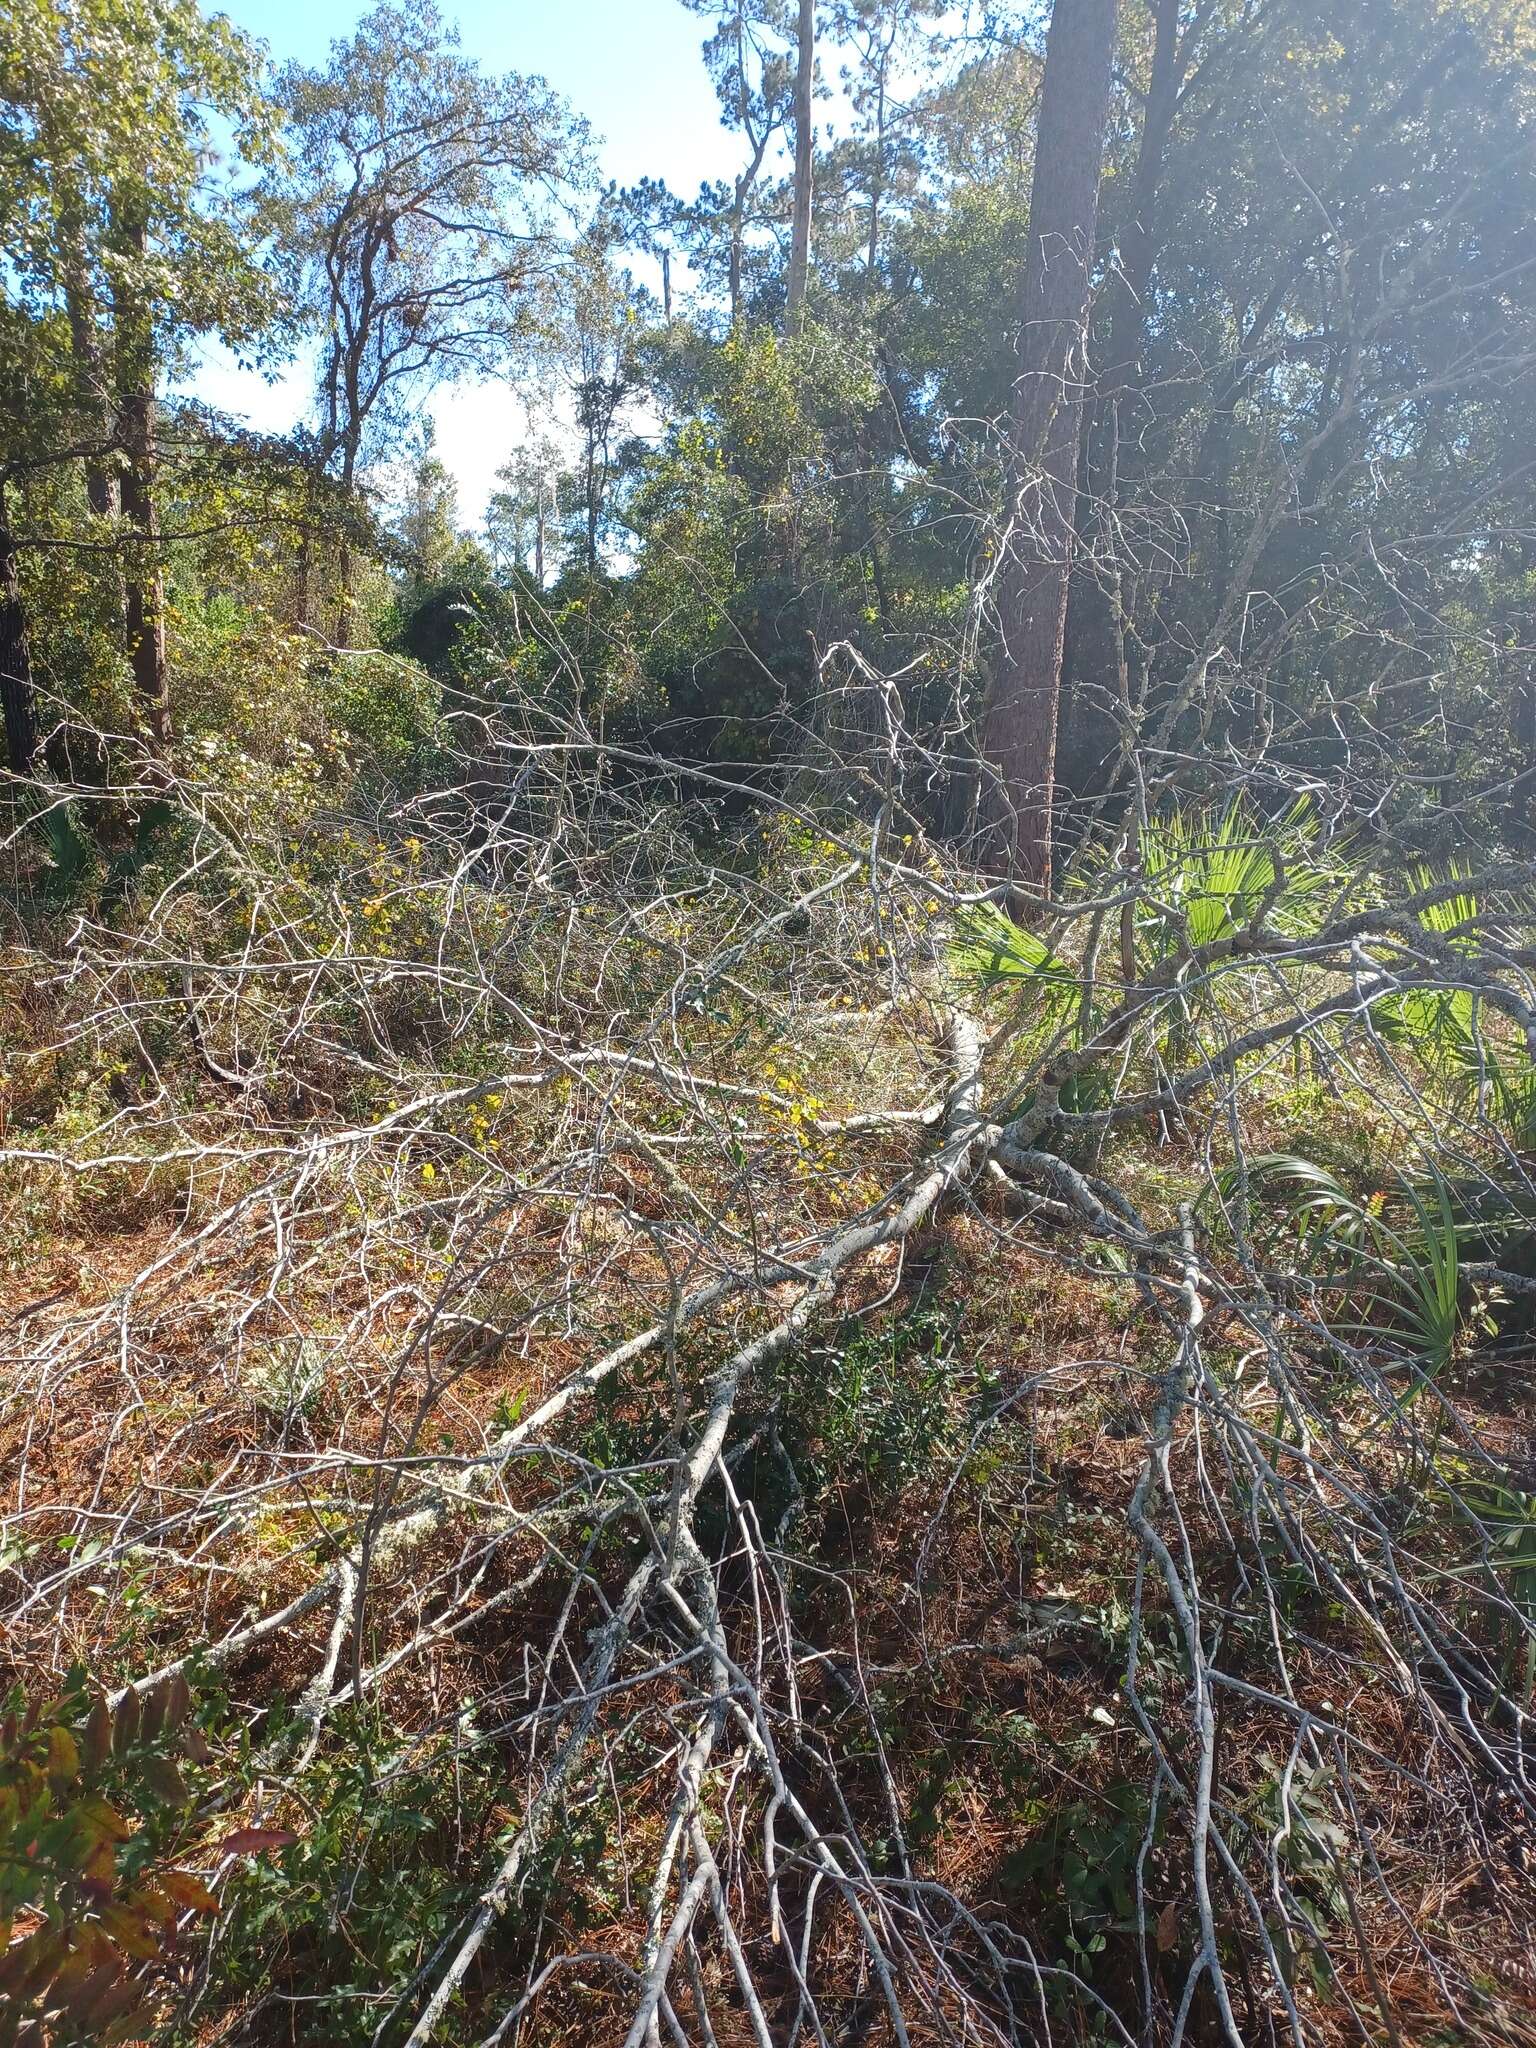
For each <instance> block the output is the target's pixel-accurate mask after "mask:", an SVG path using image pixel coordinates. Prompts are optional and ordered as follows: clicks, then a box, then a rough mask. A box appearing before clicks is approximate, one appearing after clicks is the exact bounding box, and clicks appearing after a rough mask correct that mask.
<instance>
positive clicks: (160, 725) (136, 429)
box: [116, 221, 171, 752]
mask: <svg viewBox="0 0 1536 2048" xmlns="http://www.w3.org/2000/svg"><path fill="white" fill-rule="evenodd" d="M121 234H122V241H123V244H124V247H125V249H126V251H127V254H128V255H129V257H130V258H131V259H134V260H142V258H143V256H144V248H145V230H144V226H143V223H142V222H141V221H139V222H129V223H127V224H126V225H124V227H123V228H122V230H121ZM127 268H128V270H129V273H130V276H129V279H128V281H125V282H124V284H123V285H122V286H121V287H120V288H119V291H118V297H117V305H116V315H117V337H116V338H117V389H118V415H117V434H118V440H119V443H120V445H121V447H122V451H123V475H122V513H123V524H124V526H125V528H126V529H127V535H126V538H127V545H128V549H129V559H128V577H127V583H128V589H127V603H126V607H125V635H124V638H125V645H126V647H127V652H128V659H129V661H130V662H131V663H132V664H133V678H134V681H135V683H136V684H137V685H138V690H139V695H140V697H141V698H142V700H143V703H144V711H145V716H146V718H147V720H148V722H149V729H150V732H151V734H152V735H153V738H154V741H155V745H156V746H157V747H158V748H159V749H160V751H161V752H164V751H165V750H166V749H167V748H168V747H169V746H170V743H171V693H170V670H169V666H168V664H167V660H166V651H165V574H164V570H163V567H162V565H161V560H160V523H159V512H158V507H157V505H156V499H155V473H156V468H157V463H158V453H157V449H156V441H155V350H154V334H153V329H152V327H151V323H150V317H149V312H148V309H147V308H146V307H145V305H144V303H143V300H142V299H141V297H140V295H139V293H138V291H137V290H136V289H135V287H134V285H133V283H132V281H131V272H132V268H133V263H132V262H130V264H129V265H128V266H127Z"/></svg>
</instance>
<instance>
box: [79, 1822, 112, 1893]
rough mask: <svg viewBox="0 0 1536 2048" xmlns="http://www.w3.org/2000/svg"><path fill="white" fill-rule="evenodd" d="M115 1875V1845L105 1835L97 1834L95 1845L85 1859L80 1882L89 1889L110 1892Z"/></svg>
mask: <svg viewBox="0 0 1536 2048" xmlns="http://www.w3.org/2000/svg"><path fill="white" fill-rule="evenodd" d="M116 1877H117V1845H116V1843H114V1842H113V1841H112V1840H111V1838H110V1837H109V1836H107V1835H97V1836H96V1838H95V1847H94V1848H93V1849H92V1850H91V1853H90V1855H89V1856H87V1857H86V1859H85V1868H84V1869H83V1870H82V1871H81V1873H80V1882H81V1883H82V1884H83V1885H85V1886H86V1887H87V1889H88V1890H91V1891H102V1892H110V1891H111V1889H112V1886H113V1883H114V1882H115V1880H116Z"/></svg>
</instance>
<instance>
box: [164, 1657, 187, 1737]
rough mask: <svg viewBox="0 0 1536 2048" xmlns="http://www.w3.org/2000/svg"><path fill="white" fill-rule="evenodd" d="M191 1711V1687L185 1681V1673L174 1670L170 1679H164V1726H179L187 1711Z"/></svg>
mask: <svg viewBox="0 0 1536 2048" xmlns="http://www.w3.org/2000/svg"><path fill="white" fill-rule="evenodd" d="M191 1711H192V1688H191V1687H190V1686H189V1685H188V1684H187V1681H186V1677H185V1675H184V1674H183V1673H182V1672H180V1671H178V1672H176V1673H175V1674H174V1675H173V1676H172V1677H171V1678H170V1679H168V1680H167V1681H166V1687H165V1725H166V1727H167V1728H179V1727H180V1726H181V1724H182V1722H183V1721H185V1719H186V1718H187V1715H188V1714H189V1713H190V1712H191Z"/></svg>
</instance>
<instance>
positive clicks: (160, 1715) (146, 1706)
mask: <svg viewBox="0 0 1536 2048" xmlns="http://www.w3.org/2000/svg"><path fill="white" fill-rule="evenodd" d="M164 1726H165V1687H164V1686H163V1685H152V1686H151V1687H150V1689H149V1691H148V1692H147V1693H145V1695H144V1697H143V1698H142V1699H141V1700H140V1702H139V1740H140V1742H153V1741H154V1739H155V1737H156V1736H157V1735H158V1734H159V1733H160V1730H161V1729H162V1728H163V1727H164Z"/></svg>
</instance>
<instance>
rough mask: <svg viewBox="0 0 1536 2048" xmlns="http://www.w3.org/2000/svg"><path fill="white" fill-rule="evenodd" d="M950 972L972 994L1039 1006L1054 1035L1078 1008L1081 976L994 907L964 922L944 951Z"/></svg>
mask: <svg viewBox="0 0 1536 2048" xmlns="http://www.w3.org/2000/svg"><path fill="white" fill-rule="evenodd" d="M949 965H950V971H951V972H952V973H953V974H954V976H955V977H956V979H957V980H959V981H961V982H963V983H966V984H968V985H969V986H970V987H972V988H976V989H996V988H1008V989H1013V990H1015V991H1017V993H1018V994H1020V995H1021V996H1024V997H1026V998H1027V999H1028V1000H1029V1001H1031V1002H1033V1003H1035V1004H1036V1005H1038V1008H1039V1013H1040V1015H1039V1022H1040V1024H1041V1026H1042V1027H1044V1028H1046V1029H1049V1030H1051V1031H1059V1030H1061V1029H1062V1028H1063V1027H1064V1026H1065V1025H1067V1024H1068V1023H1069V1022H1070V1021H1071V1019H1072V1016H1073V1014H1074V1012H1075V1011H1076V1010H1077V1009H1078V1008H1079V1007H1080V1006H1081V1003H1082V995H1083V987H1082V980H1081V977H1080V976H1079V975H1078V974H1077V972H1076V970H1075V969H1074V968H1072V967H1071V966H1069V965H1068V963H1067V962H1066V961H1065V960H1063V959H1062V958H1061V957H1060V956H1059V954H1057V953H1055V952H1053V951H1052V949H1051V948H1050V946H1048V945H1047V944H1046V942H1045V940H1044V939H1042V938H1040V937H1038V936H1037V935H1036V934H1035V933H1034V932H1031V931H1026V930H1025V929H1024V927H1023V926H1022V925H1019V924H1015V923H1014V921H1013V919H1012V918H1011V917H1008V916H1007V915H1006V914H1005V913H1004V912H1003V911H1001V910H999V909H998V908H997V907H996V906H995V905H994V904H990V903H983V904H978V905H977V907H976V908H975V909H974V910H973V911H971V912H970V913H969V914H968V915H967V917H966V918H965V919H964V921H963V923H962V925H961V930H960V934H959V936H958V937H957V938H956V939H955V940H954V942H953V943H952V945H951V946H950V949H949Z"/></svg>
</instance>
